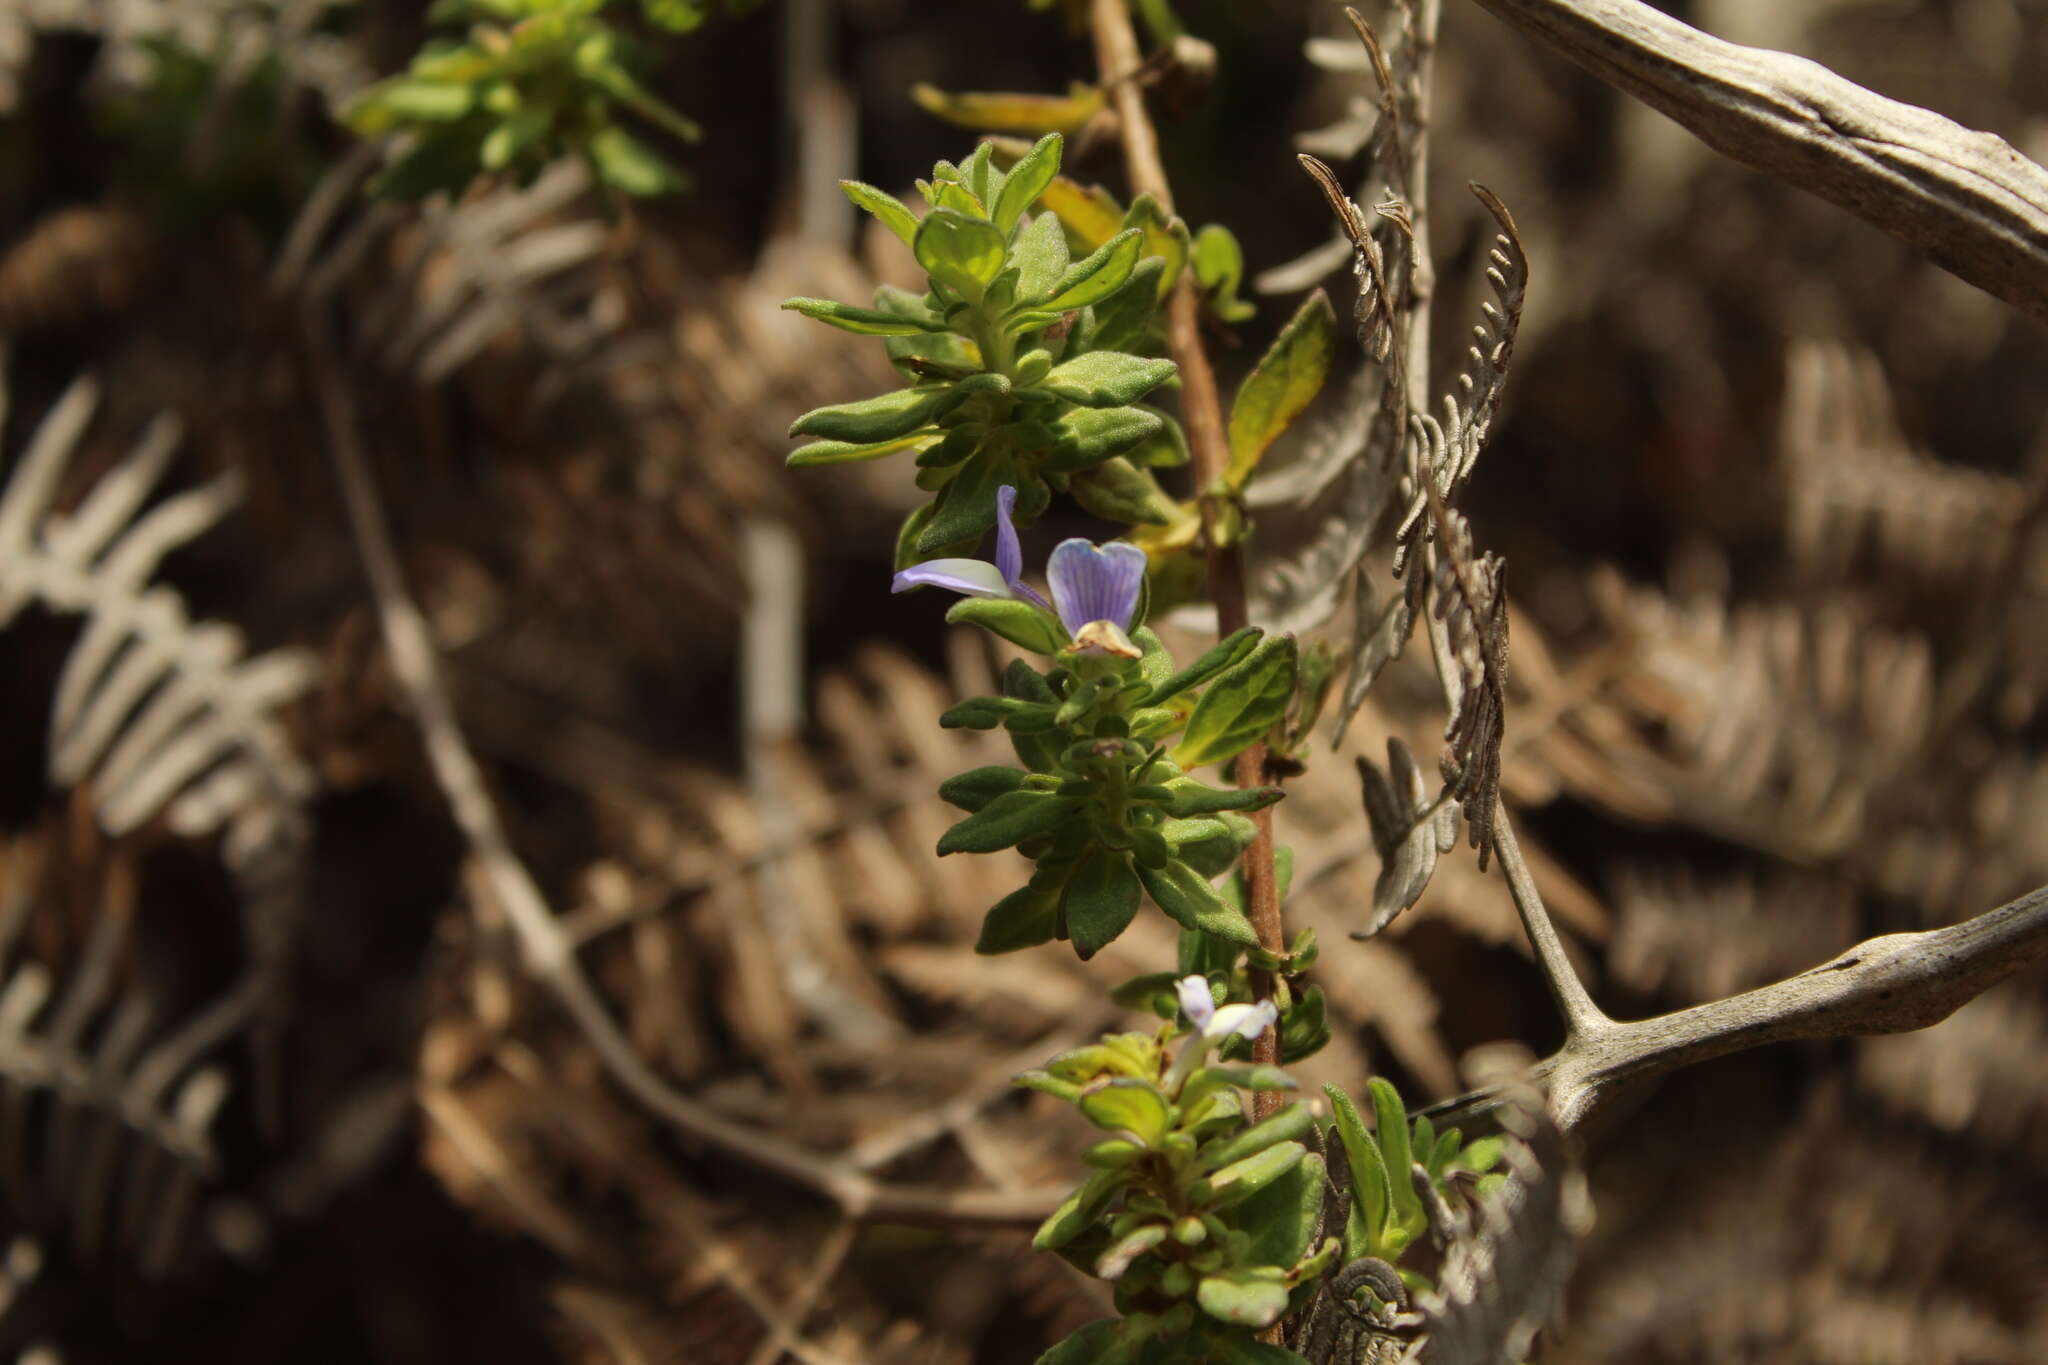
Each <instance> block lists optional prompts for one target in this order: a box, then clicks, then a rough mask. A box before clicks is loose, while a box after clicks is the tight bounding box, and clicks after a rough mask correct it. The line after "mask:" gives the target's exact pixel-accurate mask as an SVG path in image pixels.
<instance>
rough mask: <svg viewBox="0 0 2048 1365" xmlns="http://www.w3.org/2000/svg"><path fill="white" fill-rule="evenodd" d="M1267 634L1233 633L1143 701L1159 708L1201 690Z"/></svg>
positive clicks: (1251, 628) (1248, 630)
mask: <svg viewBox="0 0 2048 1365" xmlns="http://www.w3.org/2000/svg"><path fill="white" fill-rule="evenodd" d="M1265 634H1266V632H1264V631H1263V630H1260V629H1259V628H1258V627H1257V626H1245V627H1244V628H1243V629H1241V630H1235V631H1232V632H1231V633H1230V634H1228V635H1226V636H1224V637H1223V638H1222V639H1221V640H1218V641H1217V642H1216V643H1215V644H1213V645H1211V646H1209V648H1207V649H1205V650H1203V651H1202V653H1201V655H1200V656H1199V657H1198V658H1197V659H1196V660H1195V661H1194V662H1193V663H1191V664H1189V665H1188V666H1187V667H1186V668H1183V669H1182V670H1181V671H1180V672H1178V673H1176V674H1174V675H1173V677H1172V679H1171V680H1169V681H1168V682H1165V683H1162V684H1159V685H1157V686H1155V687H1153V689H1152V691H1151V693H1150V694H1149V695H1147V696H1146V697H1145V698H1144V701H1145V703H1146V704H1147V705H1149V706H1157V705H1158V704H1159V703H1160V702H1162V701H1165V700H1166V699H1167V698H1168V697H1174V696H1178V695H1180V694H1181V693H1182V692H1185V691H1187V690H1188V689H1189V688H1190V687H1200V686H1201V685H1202V684H1203V683H1205V682H1207V681H1209V679H1211V678H1213V677H1215V676H1216V675H1217V674H1218V673H1221V672H1222V671H1223V670H1224V669H1226V668H1229V667H1230V666H1231V665H1232V664H1234V663H1236V662H1238V660H1240V659H1242V658H1244V657H1245V656H1246V655H1248V654H1250V653H1251V652H1252V650H1253V649H1255V648H1257V646H1258V643H1259V641H1260V640H1262V639H1263V638H1265ZM1182 813H1183V814H1186V813H1188V812H1182Z"/></svg>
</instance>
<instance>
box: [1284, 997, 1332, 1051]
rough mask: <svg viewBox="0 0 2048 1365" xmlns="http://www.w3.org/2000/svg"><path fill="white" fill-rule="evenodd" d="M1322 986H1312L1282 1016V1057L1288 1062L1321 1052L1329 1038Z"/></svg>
mask: <svg viewBox="0 0 2048 1365" xmlns="http://www.w3.org/2000/svg"><path fill="white" fill-rule="evenodd" d="M1325 1015H1326V1006H1325V1004H1324V1000H1323V988H1322V987H1321V986H1310V987H1309V988H1308V989H1307V990H1305V991H1303V992H1302V993H1301V996H1300V998H1299V999H1297V1000H1296V1001H1295V1002H1294V1004H1293V1005H1292V1006H1291V1007H1290V1008H1289V1009H1288V1010H1287V1011H1286V1012H1285V1013H1284V1014H1282V1015H1281V1016H1280V1060H1281V1061H1282V1062H1283V1063H1287V1064H1289V1065H1291V1064H1293V1063H1295V1062H1298V1061H1300V1060H1301V1059H1302V1058H1304V1057H1312V1056H1314V1055H1315V1054H1316V1053H1318V1052H1321V1051H1322V1050H1323V1047H1324V1045H1325V1044H1327V1043H1328V1042H1329V1041H1330V1025H1329V1022H1328V1020H1327V1019H1326V1017H1325Z"/></svg>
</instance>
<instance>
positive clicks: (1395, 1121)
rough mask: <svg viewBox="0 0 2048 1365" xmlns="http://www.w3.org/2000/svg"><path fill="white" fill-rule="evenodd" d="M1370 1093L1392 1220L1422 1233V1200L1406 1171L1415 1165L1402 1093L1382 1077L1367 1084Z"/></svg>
mask: <svg viewBox="0 0 2048 1365" xmlns="http://www.w3.org/2000/svg"><path fill="white" fill-rule="evenodd" d="M1366 1089H1367V1090H1369V1091H1370V1092H1371V1093H1372V1107H1373V1117H1374V1121H1375V1123H1376V1125H1377V1126H1376V1127H1375V1128H1374V1130H1373V1134H1374V1136H1375V1137H1376V1138H1378V1140H1379V1144H1380V1154H1381V1155H1382V1156H1383V1157H1385V1158H1386V1163H1387V1184H1388V1186H1389V1187H1390V1189H1391V1190H1392V1193H1393V1199H1394V1202H1393V1209H1394V1215H1393V1219H1392V1220H1391V1221H1392V1222H1393V1223H1394V1224H1395V1225H1396V1226H1400V1227H1404V1228H1413V1229H1414V1230H1416V1231H1420V1230H1421V1225H1422V1223H1423V1212H1422V1196H1421V1195H1419V1194H1417V1193H1416V1192H1415V1182H1414V1181H1413V1180H1412V1179H1410V1178H1409V1175H1408V1167H1409V1166H1410V1164H1412V1163H1413V1161H1414V1159H1415V1158H1414V1156H1413V1154H1412V1153H1411V1152H1410V1151H1409V1150H1408V1110H1407V1108H1406V1107H1405V1106H1403V1105H1402V1103H1401V1092H1400V1091H1398V1090H1396V1089H1394V1084H1393V1082H1392V1081H1389V1080H1387V1079H1385V1078H1384V1077H1381V1076H1375V1077H1373V1078H1372V1079H1371V1080H1370V1081H1368V1082H1367V1083H1366Z"/></svg>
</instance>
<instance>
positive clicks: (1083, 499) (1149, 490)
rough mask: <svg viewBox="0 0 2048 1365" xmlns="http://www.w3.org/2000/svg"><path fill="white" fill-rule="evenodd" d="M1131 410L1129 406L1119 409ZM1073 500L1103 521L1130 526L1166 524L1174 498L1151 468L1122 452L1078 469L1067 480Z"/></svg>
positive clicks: (1170, 515) (1171, 515) (1171, 516)
mask: <svg viewBox="0 0 2048 1365" xmlns="http://www.w3.org/2000/svg"><path fill="white" fill-rule="evenodd" d="M1116 410H1117V411H1120V412H1128V411H1130V409H1128V408H1119V409H1116ZM1067 491H1068V492H1070V493H1072V494H1073V495H1074V501H1076V502H1078V503H1080V504H1081V505H1082V506H1083V507H1085V508H1087V509H1088V510H1089V511H1090V512H1093V513H1094V514H1095V515H1096V516H1098V517H1101V518H1102V519H1103V520H1104V521H1120V522H1123V523H1125V524H1126V525H1130V526H1147V525H1149V526H1164V525H1166V524H1167V523H1168V522H1170V521H1172V520H1173V508H1174V504H1173V500H1172V499H1171V498H1169V497H1167V496H1166V492H1165V490H1164V489H1162V488H1160V486H1159V481H1158V480H1157V479H1154V478H1153V477H1152V475H1151V473H1150V472H1149V471H1148V470H1143V469H1140V468H1138V466H1136V465H1134V464H1132V463H1131V462H1130V461H1129V460H1126V459H1125V458H1124V457H1123V456H1121V455H1112V456H1110V457H1109V458H1108V459H1106V460H1104V461H1102V462H1101V463H1100V464H1097V465H1095V466H1094V467H1092V468H1089V469H1082V470H1077V471H1076V472H1075V473H1074V476H1073V477H1072V478H1071V479H1070V480H1068V482H1067Z"/></svg>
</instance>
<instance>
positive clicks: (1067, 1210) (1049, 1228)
mask: <svg viewBox="0 0 2048 1365" xmlns="http://www.w3.org/2000/svg"><path fill="white" fill-rule="evenodd" d="M1124 1179H1125V1177H1124V1174H1123V1172H1121V1171H1097V1172H1096V1173H1095V1174H1094V1175H1091V1176H1089V1177H1088V1179H1087V1181H1086V1182H1084V1183H1083V1184H1082V1186H1081V1188H1079V1189H1077V1190H1075V1191H1074V1192H1073V1193H1072V1194H1070V1195H1068V1196H1067V1197H1066V1199H1065V1200H1064V1201H1063V1202H1062V1203H1061V1204H1060V1206H1059V1207H1058V1208H1056V1209H1054V1210H1053V1211H1052V1215H1051V1216H1050V1217H1049V1218H1047V1219H1046V1220H1045V1221H1044V1222H1043V1223H1040V1224H1039V1225H1038V1234H1037V1235H1036V1236H1034V1237H1033V1238H1032V1239H1031V1246H1032V1249H1033V1250H1035V1251H1052V1250H1054V1249H1056V1248H1059V1247H1063V1246H1065V1245H1066V1244H1067V1243H1069V1242H1071V1241H1073V1240H1074V1239H1075V1238H1076V1237H1078V1236H1080V1235H1081V1234H1082V1233H1083V1232H1084V1231H1086V1230H1087V1229H1088V1228H1089V1227H1090V1226H1091V1225H1092V1224H1094V1222H1095V1221H1096V1219H1098V1218H1100V1217H1101V1216H1102V1211H1103V1210H1104V1209H1105V1208H1107V1207H1109V1201H1110V1199H1111V1198H1112V1197H1114V1196H1115V1194H1116V1192H1117V1191H1118V1190H1120V1189H1122V1188H1123V1186H1124Z"/></svg>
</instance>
